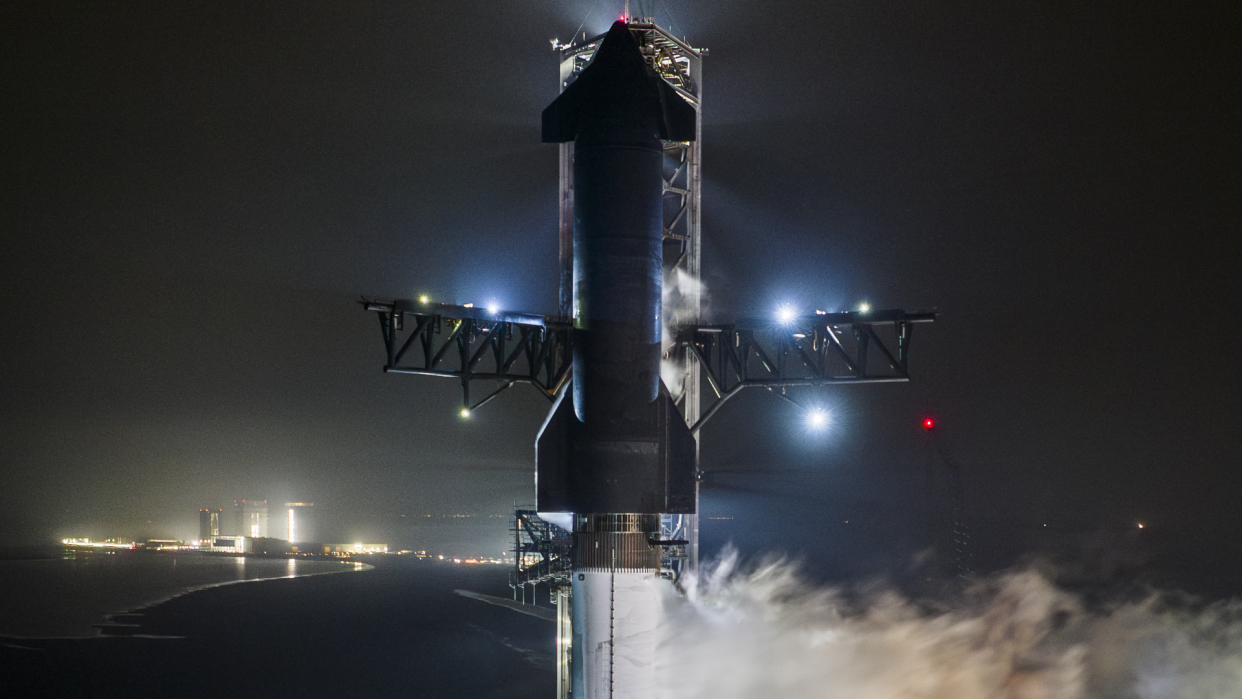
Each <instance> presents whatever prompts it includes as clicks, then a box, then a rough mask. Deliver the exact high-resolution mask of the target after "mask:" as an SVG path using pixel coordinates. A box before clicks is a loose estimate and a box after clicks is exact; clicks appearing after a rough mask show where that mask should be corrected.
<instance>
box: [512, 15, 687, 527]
mask: <svg viewBox="0 0 1242 699" xmlns="http://www.w3.org/2000/svg"><path fill="white" fill-rule="evenodd" d="M694 124H695V112H694V108H693V107H691V106H690V105H689V104H688V103H687V102H685V100H683V99H682V98H681V96H680V95H678V94H677V92H676V91H675V90H674V89H673V88H672V87H670V86H669V85H668V84H667V83H665V82H664V81H663V80H662V79H661V78H660V77H659V76H658V75H656V73H655V71H654V70H652V68H651V67H650V66H648V65H647V63H646V61H645V60H644V59H643V56H642V54H641V52H640V50H639V47H638V44H637V43H636V42H635V40H634V37H633V36H632V34H631V33H630V30H629V29H628V28H627V27H626V25H625V23H623V22H617V23H616V24H614V25H613V27H612V29H610V30H609V32H608V34H607V36H606V37H605V39H604V41H603V43H602V44H601V45H600V47H599V49H598V50H597V51H596V54H595V57H594V58H593V59H592V61H591V64H590V65H589V66H587V67H586V68H585V69H584V70H583V71H582V74H581V75H580V76H579V77H578V79H577V80H575V81H574V82H573V83H572V84H570V85H569V87H567V88H566V89H565V91H564V92H562V93H561V96H560V97H558V98H557V99H556V101H554V102H553V103H552V104H551V105H549V106H548V108H547V109H545V110H544V113H543V140H544V141H545V142H558V143H564V142H567V141H573V142H574V166H573V172H574V237H573V240H574V268H573V285H574V288H573V292H574V293H573V299H574V301H573V309H574V331H573V342H572V345H573V379H572V382H571V384H570V385H571V390H570V391H569V392H568V393H567V394H565V395H562V396H561V398H560V399H559V400H558V402H557V404H556V405H554V406H553V409H552V413H551V414H550V415H549V416H548V420H547V421H546V422H545V423H544V426H543V429H542V430H541V431H540V434H539V438H538V441H537V442H536V449H535V463H536V480H537V484H536V499H537V508H538V510H539V511H540V512H577V513H617V512H621V513H645V514H659V513H677V514H688V513H692V512H693V511H694V467H695V459H696V445H695V442H694V437H693V436H692V435H691V434H690V432H689V430H688V429H687V428H686V425H685V422H684V420H683V419H682V417H681V415H680V414H679V413H678V411H677V408H676V406H675V405H674V404H673V402H672V399H671V397H669V395H668V392H667V390H665V389H664V388H663V386H662V385H661V383H660V333H661V326H660V303H661V290H662V286H663V259H662V257H663V221H662V217H663V208H662V207H663V184H662V183H663V180H662V179H661V167H662V159H663V144H662V141H664V140H693V138H694Z"/></svg>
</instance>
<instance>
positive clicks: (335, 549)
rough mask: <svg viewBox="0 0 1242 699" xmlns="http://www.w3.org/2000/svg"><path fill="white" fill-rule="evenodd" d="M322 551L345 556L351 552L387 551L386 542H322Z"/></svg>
mask: <svg viewBox="0 0 1242 699" xmlns="http://www.w3.org/2000/svg"><path fill="white" fill-rule="evenodd" d="M323 552H324V553H325V554H330V555H334V556H347V555H349V554H351V553H388V544H362V543H354V544H324V545H323Z"/></svg>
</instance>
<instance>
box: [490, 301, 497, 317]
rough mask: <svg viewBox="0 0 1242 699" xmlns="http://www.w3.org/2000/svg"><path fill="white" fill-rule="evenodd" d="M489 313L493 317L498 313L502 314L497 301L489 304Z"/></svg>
mask: <svg viewBox="0 0 1242 699" xmlns="http://www.w3.org/2000/svg"><path fill="white" fill-rule="evenodd" d="M487 312H488V313H491V314H492V315H496V314H497V313H499V312H500V305H499V304H497V303H496V302H495V301H493V302H491V303H489V304H487Z"/></svg>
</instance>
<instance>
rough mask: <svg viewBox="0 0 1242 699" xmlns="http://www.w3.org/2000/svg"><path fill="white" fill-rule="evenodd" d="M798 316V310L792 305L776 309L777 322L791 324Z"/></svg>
mask: <svg viewBox="0 0 1242 699" xmlns="http://www.w3.org/2000/svg"><path fill="white" fill-rule="evenodd" d="M797 317H798V313H797V311H795V310H794V309H793V308H792V307H790V306H781V307H780V308H778V309H776V322H778V323H780V324H781V325H789V324H790V323H792V322H794V318H797Z"/></svg>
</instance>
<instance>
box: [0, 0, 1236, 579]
mask: <svg viewBox="0 0 1242 699" xmlns="http://www.w3.org/2000/svg"><path fill="white" fill-rule="evenodd" d="M621 4H622V3H620V2H614V1H612V0H607V1H604V0H601V1H600V2H596V3H592V2H588V1H585V0H559V1H558V2H506V1H500V0H487V1H484V2H478V1H469V0H467V1H464V2H453V3H447V2H439V3H426V2H424V3H415V2H408V3H356V2H305V1H301V0H299V1H297V2H265V3H253V2H162V3H117V2H79V3H71V2H46V1H41V2H8V3H5V4H4V6H3V8H2V9H0V47H2V48H0V51H3V54H2V58H0V61H2V65H3V70H2V71H0V90H2V91H3V92H2V94H0V123H2V125H3V128H2V130H0V139H3V141H2V143H3V162H4V165H5V166H4V168H3V170H0V172H2V176H3V178H4V182H3V187H2V189H0V207H2V208H0V221H2V222H3V229H4V238H3V239H4V247H3V251H4V254H3V255H2V256H0V265H2V270H0V271H2V273H0V283H2V284H3V285H4V299H3V326H0V327H2V328H3V332H2V333H0V349H2V353H3V354H2V357H3V364H2V369H0V380H2V381H3V385H2V387H0V411H2V412H0V414H2V416H3V423H2V431H0V473H2V477H3V487H0V527H2V531H0V539H4V540H5V541H14V540H18V539H24V538H31V537H42V536H51V535H57V536H59V535H70V534H73V533H75V532H86V531H91V532H95V533H97V534H100V533H104V532H105V531H133V532H139V531H140V530H141V531H150V532H151V533H164V532H167V533H170V534H175V535H181V536H193V535H194V528H195V523H194V521H193V515H194V514H195V510H197V508H198V507H200V506H205V505H211V504H214V503H223V502H225V501H226V500H230V501H231V500H232V499H233V498H235V497H267V498H270V499H273V500H284V499H298V500H311V501H314V502H316V503H317V506H320V507H323V508H326V509H325V510H324V511H325V512H329V513H331V517H332V518H333V519H332V521H333V522H335V523H336V524H334V526H336V527H337V528H338V529H339V533H340V534H341V535H342V536H348V537H350V538H354V537H368V538H369V537H376V538H383V537H388V538H392V537H394V536H396V534H394V533H393V532H395V531H397V530H396V529H395V527H397V524H394V523H395V522H397V518H399V516H400V515H401V514H411V513H423V512H450V511H477V512H504V511H505V510H506V508H507V507H508V506H509V505H510V504H511V503H512V502H513V500H514V499H517V500H518V501H530V500H531V498H532V497H533V492H532V485H531V482H532V478H531V472H532V469H533V448H532V447H533V441H534V434H535V432H536V430H537V429H538V426H539V424H540V423H541V422H542V420H543V418H544V416H545V413H546V410H547V403H546V401H545V400H544V399H543V398H541V397H539V396H538V395H537V394H535V393H534V392H533V391H531V390H525V391H519V390H515V391H511V392H509V393H507V394H506V395H505V396H503V397H502V398H501V399H499V400H497V401H496V402H493V403H492V404H489V406H487V408H485V409H483V410H481V411H480V412H479V413H477V414H476V416H475V417H474V418H473V419H472V420H470V421H469V422H467V423H463V422H462V421H460V420H459V419H458V417H457V415H456V409H457V406H458V400H459V398H458V395H457V393H456V390H455V388H454V386H453V385H452V384H451V383H450V382H443V383H441V382H437V381H434V380H430V379H417V378H412V377H397V376H385V375H383V374H382V373H381V372H380V371H379V369H380V367H381V365H382V363H383V352H382V346H381V344H380V339H379V332H378V327H377V323H376V321H375V318H374V317H373V315H372V314H367V313H364V312H363V311H361V310H360V308H359V307H358V306H357V304H356V301H357V299H358V297H359V295H361V294H367V295H371V296H380V297H410V296H413V295H415V294H418V293H428V294H431V295H432V296H434V297H435V298H437V299H440V300H445V301H450V302H470V301H486V300H489V299H496V300H498V301H499V302H500V303H501V304H502V305H503V306H505V307H507V308H511V309H515V310H530V311H536V312H552V311H553V310H554V304H555V298H556V289H555V268H556V241H555V238H556V233H555V229H556V151H555V148H554V147H553V146H545V145H542V144H540V143H539V115H540V111H541V110H542V108H543V107H544V106H545V105H546V104H547V103H548V102H550V101H551V100H552V99H553V98H554V97H555V95H556V90H557V84H556V59H555V56H554V54H553V53H552V51H551V50H550V45H549V43H548V42H549V40H550V39H552V38H554V37H555V38H560V39H562V40H564V39H568V38H569V37H570V36H571V35H572V33H573V32H574V31H575V28H576V27H577V26H578V25H579V23H580V22H582V21H583V17H584V16H585V15H587V13H588V10H593V11H592V12H591V15H590V17H589V18H588V19H587V21H586V23H585V30H586V31H588V32H590V33H596V32H600V31H603V30H604V29H605V28H606V26H607V23H608V21H609V20H610V19H611V18H614V17H615V16H616V14H617V12H618V11H619V10H620V7H621ZM652 5H653V6H654V7H655V9H656V11H655V14H656V17H657V19H658V20H659V21H660V22H661V23H662V24H664V25H668V24H669V23H670V18H671V24H672V25H673V27H672V29H673V31H674V32H675V33H677V34H679V35H685V36H686V37H687V38H688V39H689V41H690V42H691V43H692V44H694V45H696V46H706V47H708V48H710V50H711V53H710V56H709V57H708V58H707V59H706V60H705V78H704V104H705V106H704V112H703V113H704V128H703V153H704V156H703V157H704V166H703V172H704V195H703V206H704V227H703V235H704V241H705V268H706V270H707V273H706V276H705V281H706V283H707V287H708V293H709V295H710V315H711V318H712V319H715V320H721V321H724V320H728V319H730V318H733V317H736V316H739V315H753V314H757V313H767V312H769V311H770V310H771V309H772V308H773V307H774V306H775V304H777V303H780V302H784V301H792V302H794V303H797V304H798V305H799V306H800V307H804V308H807V309H810V308H812V307H817V308H829V307H833V308H844V307H852V306H854V305H856V304H857V303H860V302H862V301H867V302H870V303H871V304H872V305H873V306H875V307H904V308H907V309H911V310H914V309H932V308H934V309H936V310H938V311H940V312H941V314H942V315H941V319H940V321H939V322H937V323H936V324H935V325H934V326H920V327H919V328H918V330H917V333H916V335H915V342H914V346H913V359H912V372H913V374H914V376H915V380H914V381H913V382H912V383H910V384H905V385H886V386H870V387H845V388H840V389H834V390H832V391H829V392H825V393H824V394H822V396H820V399H822V400H826V401H828V402H830V403H831V404H832V405H834V406H836V408H835V409H836V412H837V416H838V420H837V423H836V425H835V426H834V429H833V430H831V431H830V432H829V433H826V434H824V435H818V436H811V435H806V434H804V433H803V432H802V430H801V428H800V425H799V424H798V421H797V415H796V414H795V413H794V411H792V410H791V408H790V407H789V406H788V404H787V403H784V402H782V401H780V400H778V399H776V398H773V397H771V396H769V395H759V394H754V395H747V394H743V395H742V396H741V397H740V398H738V399H737V400H736V401H735V402H734V403H732V404H730V405H729V406H728V407H727V408H726V409H725V410H724V411H722V413H721V414H720V416H719V417H718V418H716V419H715V421H714V422H713V423H711V424H709V426H708V427H707V428H705V429H704V432H703V468H704V469H705V470H708V471H713V470H715V471H720V472H734V471H737V472H746V473H721V475H720V476H719V477H718V478H716V479H715V480H714V481H713V483H712V484H709V486H708V487H707V489H706V490H705V491H704V499H703V503H704V509H705V514H707V515H720V516H725V515H731V516H736V517H738V518H739V519H737V520H734V521H733V523H732V524H728V525H726V524H720V525H712V526H716V527H717V529H716V530H713V532H714V533H713V534H712V536H713V537H714V540H723V539H727V538H734V539H736V540H739V541H743V542H750V545H751V547H752V548H754V549H756V550H758V549H762V548H765V547H770V548H783V549H786V550H793V551H801V552H809V554H810V555H811V556H812V557H814V556H821V557H824V558H826V559H830V558H833V557H839V558H850V559H859V558H862V557H866V556H868V555H871V554H873V553H875V552H885V551H887V552H890V553H891V554H892V556H895V557H899V556H900V555H905V553H908V551H910V550H914V549H917V548H918V546H920V545H921V544H922V543H925V539H926V537H927V532H928V531H929V529H928V528H929V526H931V527H932V528H934V527H935V526H939V524H935V523H936V522H939V521H940V520H937V519H936V514H935V512H936V511H937V508H940V509H943V502H942V501H940V502H939V504H937V502H938V501H937V500H936V497H934V496H933V495H934V492H939V491H937V490H936V489H937V488H941V489H942V486H943V483H940V485H936V483H938V482H940V481H943V473H940V471H942V470H943V467H942V465H941V464H939V462H934V461H933V460H931V458H930V456H929V454H930V452H929V447H928V444H927V443H926V436H925V435H923V434H921V431H920V430H919V427H918V421H919V419H920V418H921V417H922V416H923V415H924V414H928V413H933V414H935V415H936V416H937V417H938V418H939V420H940V425H941V427H940V430H939V433H938V439H940V440H941V442H942V447H943V449H944V452H945V453H946V455H948V456H949V457H950V458H951V459H952V460H953V461H954V462H955V463H957V464H958V465H959V466H960V467H961V469H962V473H963V483H964V487H965V499H966V503H967V509H968V512H969V514H970V517H971V520H972V526H973V528H974V531H975V534H976V540H977V546H978V547H979V555H980V558H981V559H987V558H989V557H992V558H996V559H997V560H999V559H1001V558H1003V557H1004V556H1007V555H1011V554H1013V553H1017V552H1020V551H1021V550H1023V549H1024V548H1029V547H1034V546H1036V545H1038V544H1039V542H1040V541H1046V538H1047V535H1046V534H1045V532H1041V531H1038V530H1040V529H1044V527H1043V525H1044V524H1048V526H1049V528H1051V529H1052V530H1053V531H1055V532H1058V534H1057V535H1056V536H1063V537H1064V538H1065V539H1066V540H1069V539H1072V538H1074V537H1078V536H1080V535H1086V534H1090V533H1091V532H1095V531H1111V530H1115V529H1124V528H1130V527H1132V526H1133V525H1134V523H1136V522H1137V521H1140V520H1141V521H1144V522H1146V523H1148V524H1149V528H1150V529H1151V530H1153V531H1160V530H1164V531H1167V532H1177V534H1176V536H1177V537H1181V539H1179V540H1185V541H1190V540H1194V541H1205V540H1211V541H1224V542H1231V543H1230V544H1229V546H1230V547H1232V549H1233V550H1232V553H1226V552H1225V551H1223V550H1222V551H1221V555H1222V556H1227V555H1233V554H1236V553H1237V551H1236V547H1237V544H1236V543H1232V542H1236V541H1237V540H1238V539H1239V536H1238V535H1239V533H1240V532H1239V529H1240V528H1242V507H1239V505H1238V502H1239V500H1240V499H1242V469H1240V468H1239V467H1240V466H1242V463H1240V462H1242V459H1240V458H1239V455H1238V449H1239V444H1240V438H1239V435H1240V434H1242V430H1239V422H1240V419H1242V399H1240V398H1239V388H1240V386H1242V381H1240V379H1242V375H1240V371H1239V369H1238V364H1237V362H1236V361H1234V359H1233V354H1234V352H1235V348H1236V347H1237V346H1238V344H1239V340H1242V333H1239V331H1238V329H1237V321H1236V320H1235V319H1233V317H1232V313H1233V311H1234V310H1235V309H1236V307H1237V305H1238V303H1239V300H1240V298H1239V297H1240V295H1242V294H1240V293H1239V292H1240V289H1239V282H1238V281H1237V279H1238V277H1237V275H1238V269H1239V266H1240V263H1242V254H1240V253H1239V250H1242V245H1239V244H1238V243H1237V242H1236V240H1235V237H1236V235H1237V233H1238V230H1239V224H1242V204H1240V202H1242V196H1240V193H1242V177H1240V172H1242V168H1240V167H1239V156H1240V155H1242V153H1240V152H1239V150H1240V149H1239V147H1238V146H1239V135H1238V134H1239V125H1240V124H1242V109H1240V108H1239V107H1240V100H1239V94H1240V88H1242V81H1240V80H1239V77H1240V76H1239V72H1240V70H1242V56H1240V55H1239V54H1240V53H1242V32H1240V31H1239V28H1240V27H1239V13H1238V12H1237V11H1236V10H1235V9H1234V6H1233V4H1232V3H1224V2H1221V3H1175V2H1163V3H1160V2H1146V1H1143V0H1125V1H1117V2H1107V1H1106V2H1061V3H1058V2H1052V3H1023V4H1019V5H1015V4H1012V3H1011V4H1004V3H1001V4H997V3H986V2H974V3H971V2H941V3H911V2H830V3H829V2H815V3H810V2H764V3H755V2H736V1H729V2H698V1H689V0H665V2H656V3H652ZM635 9H636V10H637V9H640V8H639V7H638V3H635ZM670 10H671V15H670ZM804 397H806V396H804ZM929 464H930V465H931V468H930V471H931V475H930V477H929V473H928V472H929ZM756 472H758V474H766V475H764V476H763V477H760V476H759V475H757V474H756ZM929 484H930V487H929ZM728 485H736V486H741V487H739V488H728V487H724V486H728ZM743 488H744V489H743ZM929 492H932V493H933V495H929ZM929 513H930V514H929ZM929 517H930V519H929ZM847 519H850V520H852V522H854V524H853V525H851V526H855V527H856V529H854V530H848V529H846V528H844V521H845V520H847ZM941 519H943V518H941ZM148 521H149V522H150V523H151V524H149V525H148V524H147V522H148ZM838 522H839V523H840V525H838ZM929 522H931V523H932V524H931V525H929V524H928V523H929ZM830 523H831V525H832V526H833V527H836V528H835V529H833V528H830V527H829V524H830ZM730 526H731V527H734V529H732V530H729V529H727V527H730ZM855 532H861V533H855ZM1040 536H1043V537H1045V538H1044V539H1039V537H1040ZM1170 536H1171V535H1170ZM920 537H922V538H920ZM842 542H844V543H842ZM851 547H852V548H851Z"/></svg>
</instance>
